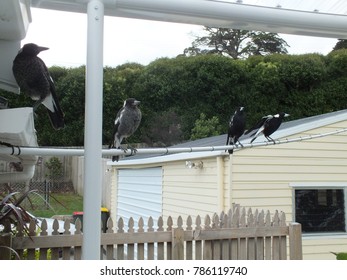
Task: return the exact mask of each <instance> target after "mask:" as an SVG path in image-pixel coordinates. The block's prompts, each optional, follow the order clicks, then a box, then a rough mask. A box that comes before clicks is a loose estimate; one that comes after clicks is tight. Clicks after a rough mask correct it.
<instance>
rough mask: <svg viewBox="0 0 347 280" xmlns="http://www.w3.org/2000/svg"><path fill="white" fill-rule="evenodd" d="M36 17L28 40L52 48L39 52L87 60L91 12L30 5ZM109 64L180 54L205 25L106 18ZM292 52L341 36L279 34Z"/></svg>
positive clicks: (322, 48)
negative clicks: (79, 12) (58, 9)
mask: <svg viewBox="0 0 347 280" xmlns="http://www.w3.org/2000/svg"><path fill="white" fill-rule="evenodd" d="M31 12H32V18H33V22H32V23H31V24H30V26H29V30H28V33H27V36H26V38H25V39H24V40H23V42H22V43H23V44H25V43H29V42H32V43H36V44H38V45H40V46H45V47H49V48H50V49H49V50H47V51H44V52H42V53H41V54H40V57H41V58H42V59H43V60H44V61H45V62H46V64H47V65H48V66H52V65H59V66H66V67H77V66H80V65H83V64H85V63H86V42H87V15H86V14H77V13H68V12H59V11H53V10H44V9H34V8H33V9H31ZM104 27H105V28H104V65H106V66H113V67H115V66H117V65H121V64H123V63H126V62H137V63H141V64H143V65H147V64H148V63H150V62H152V61H154V60H155V59H157V58H160V57H175V56H177V55H178V54H181V53H182V52H183V50H184V49H185V48H186V47H189V46H190V45H191V42H192V41H193V40H194V35H196V34H198V33H199V31H201V30H202V26H198V25H188V24H176V23H166V22H156V21H148V20H147V21H146V20H136V19H126V18H115V17H105V22H104ZM279 35H280V36H281V38H283V39H284V40H285V41H286V42H287V43H288V44H289V45H290V48H288V51H289V53H290V54H303V53H313V52H317V53H321V54H327V53H329V52H330V51H331V50H332V48H333V47H334V46H335V44H336V42H337V39H328V38H317V37H305V36H294V35H286V34H279Z"/></svg>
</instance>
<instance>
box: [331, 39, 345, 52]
mask: <svg viewBox="0 0 347 280" xmlns="http://www.w3.org/2000/svg"><path fill="white" fill-rule="evenodd" d="M341 49H347V40H345V39H339V40H338V41H337V43H336V45H335V47H334V48H333V51H337V50H341Z"/></svg>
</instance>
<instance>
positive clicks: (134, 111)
mask: <svg viewBox="0 0 347 280" xmlns="http://www.w3.org/2000/svg"><path fill="white" fill-rule="evenodd" d="M139 104H140V101H138V100H136V99H135V98H128V99H127V100H125V101H124V104H123V107H122V108H121V109H120V110H119V111H118V113H117V116H116V120H115V121H114V130H113V141H112V143H111V144H110V145H109V148H110V149H111V148H116V149H120V148H121V143H122V140H123V139H124V138H127V137H129V136H131V135H132V134H133V133H134V132H135V131H136V129H137V128H138V127H139V125H140V122H141V117H142V114H141V111H140V109H139V108H138V105H139ZM118 160H119V156H113V157H112V161H118Z"/></svg>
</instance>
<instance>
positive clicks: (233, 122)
mask: <svg viewBox="0 0 347 280" xmlns="http://www.w3.org/2000/svg"><path fill="white" fill-rule="evenodd" d="M244 111H245V110H244V107H239V108H237V110H236V111H235V113H234V115H233V116H231V118H230V122H229V129H228V137H227V143H226V145H235V144H236V143H237V142H238V143H239V144H240V145H241V146H242V144H241V142H240V141H239V138H240V137H241V136H242V135H243V133H244V131H245V126H246V117H245V112H244ZM228 152H229V154H232V153H233V150H232V149H231V150H228Z"/></svg>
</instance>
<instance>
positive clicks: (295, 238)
mask: <svg viewBox="0 0 347 280" xmlns="http://www.w3.org/2000/svg"><path fill="white" fill-rule="evenodd" d="M289 250H290V252H289V257H290V259H291V260H302V235H301V224H299V223H290V224H289Z"/></svg>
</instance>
